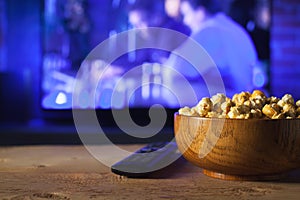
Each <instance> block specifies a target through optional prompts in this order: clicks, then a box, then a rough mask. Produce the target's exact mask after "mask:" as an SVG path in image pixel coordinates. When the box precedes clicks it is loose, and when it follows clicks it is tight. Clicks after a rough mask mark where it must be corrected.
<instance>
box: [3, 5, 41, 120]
mask: <svg viewBox="0 0 300 200" xmlns="http://www.w3.org/2000/svg"><path fill="white" fill-rule="evenodd" d="M4 6H5V9H6V22H7V24H6V30H5V31H6V33H5V35H6V38H5V40H6V41H5V45H6V46H5V48H6V65H7V66H6V68H5V70H3V71H1V87H0V88H1V91H0V94H1V96H2V97H1V102H0V103H1V107H0V108H1V110H2V112H1V114H0V115H1V119H2V120H3V119H6V120H8V119H11V118H13V119H16V120H24V119H27V118H33V117H38V115H39V107H38V97H39V80H40V77H39V74H40V73H39V72H40V66H41V44H40V36H41V34H40V33H41V27H40V20H41V15H40V14H41V13H40V12H41V10H40V8H41V1H36V0H26V1H19V0H9V1H5V5H4Z"/></svg>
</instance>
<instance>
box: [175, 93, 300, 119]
mask: <svg viewBox="0 0 300 200" xmlns="http://www.w3.org/2000/svg"><path fill="white" fill-rule="evenodd" d="M179 114H182V115H187V116H200V117H208V118H231V119H251V118H256V119H259V118H269V119H295V118H300V100H298V101H296V102H295V100H294V98H293V97H292V95H291V94H285V95H284V96H283V97H282V98H281V99H280V98H278V97H274V96H271V97H266V95H265V94H264V93H263V92H262V91H260V90H254V91H253V92H252V93H250V92H241V93H238V94H235V95H233V97H232V99H230V98H229V97H226V96H225V95H224V94H221V93H217V94H216V95H213V96H212V97H211V98H208V97H204V98H202V99H201V100H200V101H199V103H198V104H197V105H196V106H194V107H192V108H189V107H184V108H181V109H179Z"/></svg>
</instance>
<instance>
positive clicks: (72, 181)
mask: <svg viewBox="0 0 300 200" xmlns="http://www.w3.org/2000/svg"><path fill="white" fill-rule="evenodd" d="M107 147H108V146H107V145H102V146H100V148H103V152H104V153H106V152H105V151H106V150H107ZM120 147H121V148H124V149H127V150H131V151H133V150H135V149H138V148H139V147H141V145H122V146H120ZM106 154H107V157H108V158H109V154H108V153H106ZM173 169H175V170H173V171H172V170H171V171H169V173H167V174H165V175H164V176H162V177H156V178H148V179H132V178H126V177H122V176H118V175H115V174H113V173H111V172H110V169H109V167H107V166H105V165H103V164H101V163H100V162H99V161H98V160H96V159H95V158H93V156H91V155H90V154H89V153H88V151H87V150H86V149H85V147H83V146H18V147H0V199H1V200H4V199H6V200H9V199H11V200H23V199H24V200H25V199H26V200H27V199H39V200H43V199H130V200H133V199H230V200H233V199H239V200H241V199H258V198H259V199H280V200H281V199H300V172H299V171H294V172H292V173H290V174H289V175H288V176H287V177H286V179H284V180H281V181H272V182H246V181H245V182H241V181H223V180H219V179H213V178H210V177H207V176H205V175H203V174H202V173H201V169H200V168H198V167H195V166H193V165H191V164H189V163H187V162H180V163H179V164H178V165H177V166H176V167H175V168H173Z"/></svg>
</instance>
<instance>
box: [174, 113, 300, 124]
mask: <svg viewBox="0 0 300 200" xmlns="http://www.w3.org/2000/svg"><path fill="white" fill-rule="evenodd" d="M175 116H181V117H186V118H195V119H199V120H200V119H201V120H220V121H221V120H225V121H268V122H269V121H300V118H294V119H286V118H284V119H270V118H250V119H236V118H218V117H201V116H188V115H182V114H179V112H175V113H174V117H175Z"/></svg>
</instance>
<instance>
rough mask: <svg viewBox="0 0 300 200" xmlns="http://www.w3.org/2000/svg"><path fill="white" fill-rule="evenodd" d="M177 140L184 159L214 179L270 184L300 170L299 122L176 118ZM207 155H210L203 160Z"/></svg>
mask: <svg viewBox="0 0 300 200" xmlns="http://www.w3.org/2000/svg"><path fill="white" fill-rule="evenodd" d="M218 127H219V128H218ZM175 136H176V141H177V143H178V147H179V149H180V150H181V152H184V156H185V157H186V158H187V159H188V160H190V161H191V162H193V163H194V164H196V165H198V166H199V167H201V168H204V169H206V170H205V174H207V175H210V176H213V177H217V178H222V179H230V180H232V179H250V180H269V179H277V178H282V176H283V175H284V174H285V173H286V172H288V171H290V170H293V169H298V168H300V120H298V119H297V120H268V119H261V120H260V119H259V120H240V119H211V118H200V117H188V116H183V115H176V116H175ZM205 142H206V144H207V145H204V144H205ZM203 151H207V152H208V153H207V154H206V156H204V157H200V156H199V155H200V153H201V152H203Z"/></svg>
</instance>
